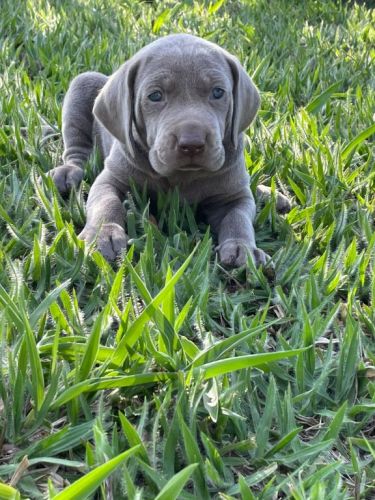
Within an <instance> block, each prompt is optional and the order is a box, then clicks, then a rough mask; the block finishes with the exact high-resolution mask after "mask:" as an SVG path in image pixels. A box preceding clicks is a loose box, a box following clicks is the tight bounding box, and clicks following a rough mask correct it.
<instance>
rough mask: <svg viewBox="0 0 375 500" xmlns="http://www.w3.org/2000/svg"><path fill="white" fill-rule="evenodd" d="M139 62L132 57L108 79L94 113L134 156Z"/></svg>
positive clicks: (100, 93)
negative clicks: (135, 105) (135, 101)
mask: <svg viewBox="0 0 375 500" xmlns="http://www.w3.org/2000/svg"><path fill="white" fill-rule="evenodd" d="M137 69H138V64H136V63H135V62H134V61H132V59H130V60H129V61H127V62H126V63H125V64H123V65H122V66H121V67H120V69H118V70H117V71H116V72H115V73H114V74H113V75H112V76H111V77H110V78H109V80H108V81H107V83H106V84H105V85H104V87H103V88H102V90H101V91H100V92H99V95H98V97H97V98H96V99H95V103H94V109H93V113H94V115H95V117H96V118H97V119H98V120H99V121H100V123H101V124H102V125H103V126H104V127H105V128H106V129H107V130H108V131H109V132H110V133H111V134H112V135H113V136H114V137H116V139H117V140H119V141H120V142H121V143H123V144H125V146H126V149H127V151H129V153H130V154H131V156H133V157H134V155H135V152H134V137H133V132H132V128H133V127H132V125H133V121H134V81H135V76H136V73H137Z"/></svg>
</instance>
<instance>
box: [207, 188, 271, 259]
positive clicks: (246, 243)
mask: <svg viewBox="0 0 375 500" xmlns="http://www.w3.org/2000/svg"><path fill="white" fill-rule="evenodd" d="M204 211H205V213H206V217H207V221H208V223H209V224H210V225H211V227H212V229H213V230H214V232H215V233H216V234H217V235H218V242H219V245H218V247H217V251H218V253H219V259H220V262H221V263H222V264H224V265H226V266H232V267H239V266H243V265H244V264H246V260H247V256H248V254H250V255H251V257H252V258H253V261H254V263H255V265H257V266H259V265H261V264H265V263H266V262H267V260H268V259H269V257H268V256H267V254H266V253H265V252H263V250H261V249H259V248H257V246H256V243H255V233H254V228H253V219H254V215H255V203H254V200H253V197H252V195H251V194H246V195H244V196H243V197H241V198H238V199H237V200H235V201H233V202H230V203H224V204H218V203H215V205H211V206H210V207H206V209H204Z"/></svg>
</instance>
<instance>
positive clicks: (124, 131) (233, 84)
mask: <svg viewBox="0 0 375 500" xmlns="http://www.w3.org/2000/svg"><path fill="white" fill-rule="evenodd" d="M258 107H259V93H258V91H257V89H256V87H255V86H254V84H253V82H252V81H251V79H250V78H249V76H248V75H247V73H246V72H245V71H244V69H243V68H242V67H241V65H240V64H239V62H238V60H237V59H236V58H235V57H233V56H231V55H230V54H229V53H228V52H226V51H225V50H223V49H221V48H220V47H218V46H217V45H215V44H213V43H210V42H207V41H205V40H202V39H201V38H198V37H194V36H192V35H169V36H167V37H164V38H160V39H158V40H156V41H155V42H153V43H151V44H150V45H147V46H146V47H144V48H143V49H141V50H140V51H139V52H138V53H137V54H135V55H134V56H133V57H132V58H131V59H129V61H127V62H126V63H125V64H124V65H123V66H122V67H121V68H120V69H119V70H118V71H116V73H114V74H113V75H112V77H111V78H110V79H109V80H108V81H107V83H106V84H105V85H104V87H103V89H102V90H101V92H100V93H99V95H98V97H97V99H96V101H95V105H94V110H93V111H94V115H95V116H96V118H97V119H98V120H99V121H100V122H101V123H102V125H104V127H106V129H107V130H108V131H109V132H110V133H111V134H112V135H113V136H114V137H115V138H116V139H117V140H118V141H120V142H121V143H122V144H123V145H124V148H125V151H126V152H127V154H128V155H129V156H130V157H132V158H133V159H135V157H136V150H137V148H136V145H137V143H138V145H139V146H141V147H142V148H143V149H144V150H146V151H147V152H148V157H149V162H150V164H151V167H152V168H153V169H154V170H155V171H156V172H158V173H159V174H160V175H162V176H167V177H168V176H171V175H175V174H177V173H178V172H182V171H188V172H192V175H193V173H194V172H202V171H207V172H215V171H217V170H219V169H220V168H221V167H222V166H223V165H224V162H225V152H226V149H227V147H226V146H227V145H228V144H231V145H232V146H233V147H234V148H237V147H238V144H239V137H240V134H241V133H242V132H243V131H244V130H245V129H246V128H247V127H248V126H249V124H250V123H251V121H252V120H253V119H254V117H255V115H256V112H257V109H258Z"/></svg>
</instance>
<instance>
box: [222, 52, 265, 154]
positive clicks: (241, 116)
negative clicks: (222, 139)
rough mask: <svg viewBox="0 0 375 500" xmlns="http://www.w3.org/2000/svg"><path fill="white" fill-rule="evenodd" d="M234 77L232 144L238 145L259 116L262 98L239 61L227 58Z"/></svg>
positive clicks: (231, 57)
mask: <svg viewBox="0 0 375 500" xmlns="http://www.w3.org/2000/svg"><path fill="white" fill-rule="evenodd" d="M227 60H228V62H229V66H230V68H231V70H232V76H233V84H234V85H233V115H232V131H231V132H232V133H231V138H232V143H233V146H234V147H235V148H237V145H238V136H239V135H240V133H241V132H243V131H244V130H246V129H247V127H248V126H249V125H250V123H251V122H252V121H253V119H254V118H255V115H256V114H257V111H258V108H259V104H260V96H259V92H258V89H257V88H256V86H255V85H254V83H253V81H252V80H251V78H250V77H249V75H248V74H247V73H246V71H245V70H244V69H243V67H242V66H241V64H240V63H239V61H238V60H237V59H236V58H235V57H233V56H229V57H227Z"/></svg>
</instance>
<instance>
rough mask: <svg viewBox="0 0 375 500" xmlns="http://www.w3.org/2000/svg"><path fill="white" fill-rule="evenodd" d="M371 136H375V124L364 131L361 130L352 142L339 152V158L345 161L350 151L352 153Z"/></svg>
mask: <svg viewBox="0 0 375 500" xmlns="http://www.w3.org/2000/svg"><path fill="white" fill-rule="evenodd" d="M373 134H375V124H373V125H371V126H370V127H368V128H366V130H363V131H362V132H361V133H360V134H358V135H357V136H356V137H355V138H354V139H353V140H351V141H350V142H349V144H347V145H346V146H345V148H344V149H343V150H342V151H341V158H342V159H343V160H346V158H347V157H348V156H349V155H350V153H351V152H352V151H354V150H355V149H356V148H357V147H358V146H359V145H360V144H362V142H364V141H365V140H366V139H368V138H369V137H371V136H372V135H373Z"/></svg>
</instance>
